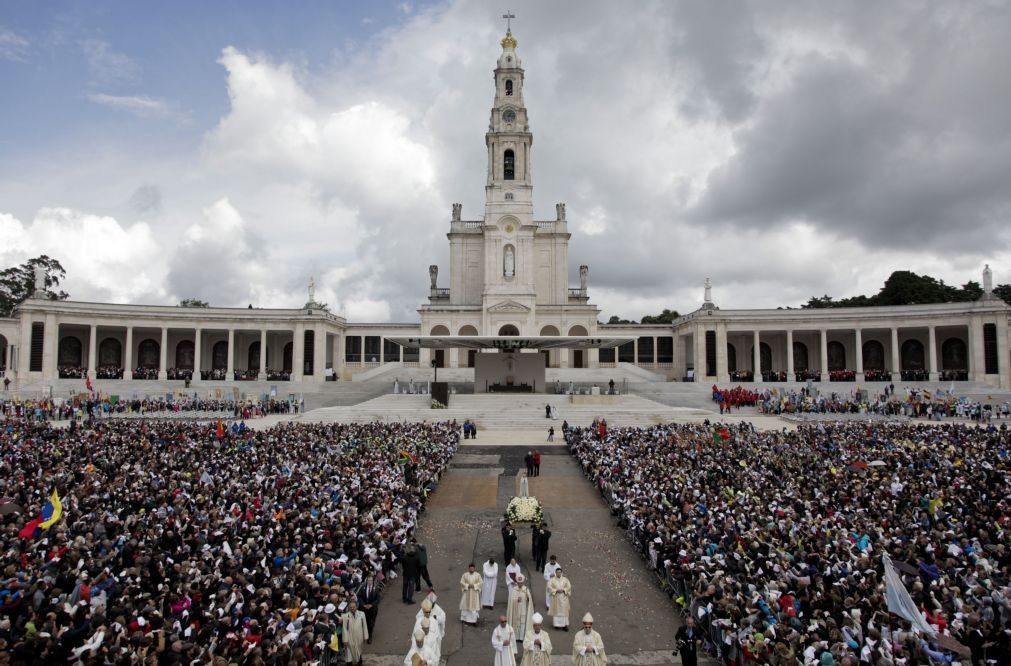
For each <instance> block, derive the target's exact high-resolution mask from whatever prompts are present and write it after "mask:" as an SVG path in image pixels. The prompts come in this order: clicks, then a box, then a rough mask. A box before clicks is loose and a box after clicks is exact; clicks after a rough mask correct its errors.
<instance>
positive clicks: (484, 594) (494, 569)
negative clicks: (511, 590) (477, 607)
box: [481, 562, 498, 608]
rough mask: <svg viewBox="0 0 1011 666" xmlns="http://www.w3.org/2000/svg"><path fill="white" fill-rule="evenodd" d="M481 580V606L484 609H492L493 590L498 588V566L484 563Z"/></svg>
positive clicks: (493, 600)
mask: <svg viewBox="0 0 1011 666" xmlns="http://www.w3.org/2000/svg"><path fill="white" fill-rule="evenodd" d="M482 578H483V581H484V582H483V583H482V584H481V605H482V606H484V607H485V608H494V607H495V588H497V587H498V564H497V563H491V564H489V563H488V562H485V563H484V567H483V576H482Z"/></svg>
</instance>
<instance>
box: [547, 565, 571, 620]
mask: <svg viewBox="0 0 1011 666" xmlns="http://www.w3.org/2000/svg"><path fill="white" fill-rule="evenodd" d="M548 594H550V595H551V605H550V606H549V607H548V615H550V616H551V626H553V627H554V628H555V629H563V630H565V631H568V630H569V609H570V608H571V602H572V583H571V582H569V579H568V578H566V577H565V574H563V573H562V568H561V567H558V568H557V569H555V575H554V576H552V577H551V580H549V581H548Z"/></svg>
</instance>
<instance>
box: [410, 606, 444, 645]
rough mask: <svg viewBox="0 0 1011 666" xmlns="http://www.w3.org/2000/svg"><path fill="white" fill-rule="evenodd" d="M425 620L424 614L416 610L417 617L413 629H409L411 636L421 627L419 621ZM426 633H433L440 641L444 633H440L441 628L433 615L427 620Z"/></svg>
mask: <svg viewBox="0 0 1011 666" xmlns="http://www.w3.org/2000/svg"><path fill="white" fill-rule="evenodd" d="M424 620H425V616H424V614H423V613H422V612H421V611H418V617H417V618H415V620H414V629H411V636H414V632H416V631H417V630H418V629H421V623H422V622H423V621H424ZM428 633H430V634H435V635H436V636H438V637H439V641H440V642H441V641H442V638H443V636H444V634H443V633H442V628H441V627H440V626H439V623H438V622H436V620H435V617H431V618H429V620H428Z"/></svg>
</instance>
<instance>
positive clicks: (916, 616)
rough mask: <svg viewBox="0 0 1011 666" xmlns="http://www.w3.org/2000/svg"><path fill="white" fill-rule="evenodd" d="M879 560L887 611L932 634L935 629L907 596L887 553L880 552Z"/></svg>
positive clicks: (917, 629) (915, 627)
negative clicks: (882, 567) (883, 574)
mask: <svg viewBox="0 0 1011 666" xmlns="http://www.w3.org/2000/svg"><path fill="white" fill-rule="evenodd" d="M881 562H882V564H883V565H884V567H885V598H886V599H887V601H888V612H890V613H895V614H896V615H898V616H899V617H901V618H902V619H904V620H906V621H908V622H909V623H910V624H912V625H913V629H914V630H915V631H919V632H922V633H924V634H927V635H928V636H933V635H934V634H936V633H937V631H936V630H935V629H934V628H933V627H932V626H930V625H929V624H927V621H926V620H924V619H923V616H922V615H920V609H919V608H917V607H916V602H914V601H913V598H912V597H910V596H909V591H908V590H906V586H905V585H903V584H902V578H900V577H899V572H898V571H896V570H895V565H894V564H892V560H891V558H890V557H888V553H882V554H881Z"/></svg>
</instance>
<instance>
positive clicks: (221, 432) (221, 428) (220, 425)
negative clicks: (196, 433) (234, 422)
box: [217, 419, 225, 439]
mask: <svg viewBox="0 0 1011 666" xmlns="http://www.w3.org/2000/svg"><path fill="white" fill-rule="evenodd" d="M217 436H218V439H222V438H223V437H224V436H225V424H224V423H222V422H221V419H218V431H217Z"/></svg>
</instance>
